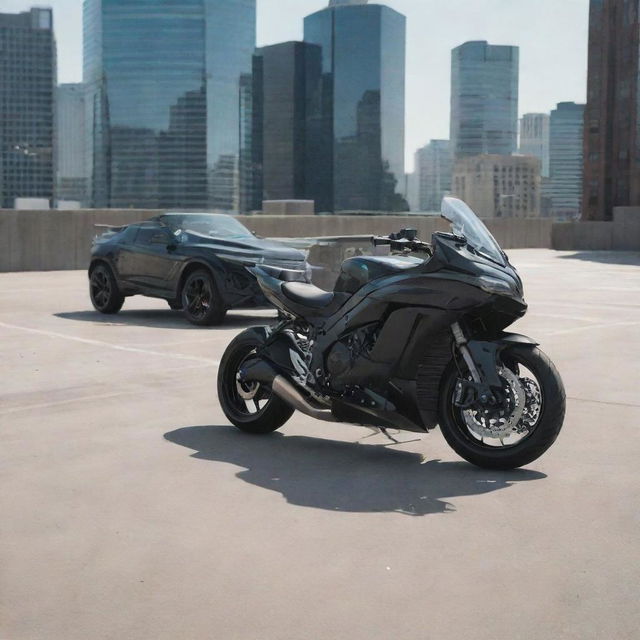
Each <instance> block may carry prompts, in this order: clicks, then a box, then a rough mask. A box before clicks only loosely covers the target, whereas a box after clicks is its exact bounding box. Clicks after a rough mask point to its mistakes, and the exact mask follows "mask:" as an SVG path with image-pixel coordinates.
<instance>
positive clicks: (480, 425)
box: [462, 367, 528, 440]
mask: <svg viewBox="0 0 640 640" xmlns="http://www.w3.org/2000/svg"><path fill="white" fill-rule="evenodd" d="M498 375H499V376H500V378H502V380H504V382H505V383H506V385H505V392H506V394H507V399H506V403H505V404H506V405H508V406H503V407H502V408H500V409H495V410H491V411H486V412H485V411H478V410H477V409H467V410H465V411H463V412H462V413H463V416H464V421H465V423H466V425H467V428H468V429H469V431H471V432H472V433H475V434H476V435H478V436H480V437H482V438H495V439H499V440H503V439H504V438H506V437H508V436H510V435H513V434H514V433H520V431H519V430H518V427H519V423H520V421H521V419H522V416H523V414H524V412H525V409H526V406H527V394H526V392H525V388H524V386H523V385H522V383H521V381H520V379H519V378H518V376H517V375H516V374H515V373H513V371H511V370H510V369H508V368H507V367H503V368H501V369H498ZM527 430H528V428H525V431H527Z"/></svg>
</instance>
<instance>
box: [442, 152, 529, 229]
mask: <svg viewBox="0 0 640 640" xmlns="http://www.w3.org/2000/svg"><path fill="white" fill-rule="evenodd" d="M453 194H454V195H455V196H457V197H459V198H461V199H462V200H464V201H465V202H466V203H467V204H468V205H469V206H470V207H471V208H472V209H473V210H474V211H475V212H476V213H477V214H478V215H479V216H480V217H481V218H531V217H537V216H539V215H540V160H539V159H538V158H534V157H532V156H517V155H516V156H501V155H479V156H471V157H466V158H459V159H458V160H457V161H456V163H455V165H454V169H453Z"/></svg>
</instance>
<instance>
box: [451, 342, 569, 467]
mask: <svg viewBox="0 0 640 640" xmlns="http://www.w3.org/2000/svg"><path fill="white" fill-rule="evenodd" d="M498 375H499V376H500V378H501V380H502V382H503V399H504V402H503V403H501V405H500V406H499V407H493V408H491V409H481V408H470V409H462V408H460V407H458V406H456V404H455V402H454V397H455V392H456V385H457V384H458V382H459V381H460V379H461V376H462V378H463V379H467V380H470V379H471V377H470V375H469V373H468V370H467V369H466V368H465V367H464V366H462V365H461V363H460V362H458V363H456V362H451V364H450V365H449V367H448V369H447V371H446V372H445V375H444V377H443V379H442V384H441V387H440V409H439V413H440V429H441V431H442V435H443V436H444V437H445V439H446V441H447V442H448V444H449V445H450V446H451V448H452V449H453V450H454V451H455V452H456V453H457V454H458V455H459V456H461V457H462V458H464V459H465V460H467V461H468V462H471V463H472V464H475V465H476V466H478V467H483V468H485V469H515V468H518V467H522V466H524V465H526V464H529V463H530V462H533V461H534V460H536V459H537V458H539V457H540V456H541V455H542V454H543V453H544V452H545V451H546V450H547V449H548V448H549V447H550V446H551V445H552V444H553V443H554V442H555V440H556V438H557V437H558V434H559V433H560V429H561V428H562V423H563V421H564V414H565V403H566V397H565V391H564V386H563V384H562V380H561V378H560V374H559V373H558V371H557V369H556V368H555V366H554V365H553V363H552V362H551V360H550V359H549V358H548V356H546V355H545V354H544V353H543V352H542V351H540V349H537V348H535V347H521V346H514V347H508V348H507V349H505V350H504V351H503V352H502V353H501V354H500V362H499V363H498Z"/></svg>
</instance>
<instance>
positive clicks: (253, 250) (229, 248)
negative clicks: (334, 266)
mask: <svg viewBox="0 0 640 640" xmlns="http://www.w3.org/2000/svg"><path fill="white" fill-rule="evenodd" d="M186 235H187V237H188V239H187V240H186V241H183V244H184V245H186V246H190V247H197V248H200V249H211V250H212V251H214V252H215V253H217V254H220V255H221V256H223V255H229V256H231V257H237V258H246V259H249V260H260V261H264V262H265V263H269V262H270V261H276V262H277V263H278V262H292V263H293V262H304V261H305V259H306V255H305V254H304V253H303V252H302V251H300V250H298V249H293V248H292V247H287V246H286V245H285V244H282V243H281V242H277V241H275V240H267V239H265V238H257V237H246V238H245V237H243V238H213V237H211V238H209V237H207V236H204V235H200V234H195V233H187V234H186Z"/></svg>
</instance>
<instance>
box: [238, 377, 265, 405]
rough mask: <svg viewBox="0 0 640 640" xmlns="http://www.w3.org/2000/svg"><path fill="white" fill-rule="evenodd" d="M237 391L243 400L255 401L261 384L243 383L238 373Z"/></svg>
mask: <svg viewBox="0 0 640 640" xmlns="http://www.w3.org/2000/svg"><path fill="white" fill-rule="evenodd" d="M236 389H237V391H238V395H239V396H240V397H241V398H242V399H243V400H253V399H254V398H255V397H256V395H257V393H258V390H259V389H260V383H259V382H249V383H247V382H243V381H242V380H240V374H239V373H237V374H236Z"/></svg>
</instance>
